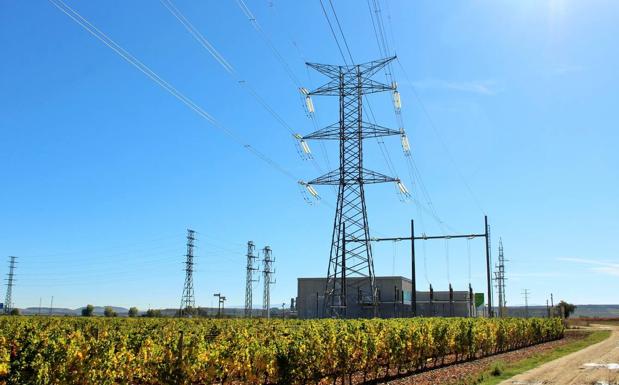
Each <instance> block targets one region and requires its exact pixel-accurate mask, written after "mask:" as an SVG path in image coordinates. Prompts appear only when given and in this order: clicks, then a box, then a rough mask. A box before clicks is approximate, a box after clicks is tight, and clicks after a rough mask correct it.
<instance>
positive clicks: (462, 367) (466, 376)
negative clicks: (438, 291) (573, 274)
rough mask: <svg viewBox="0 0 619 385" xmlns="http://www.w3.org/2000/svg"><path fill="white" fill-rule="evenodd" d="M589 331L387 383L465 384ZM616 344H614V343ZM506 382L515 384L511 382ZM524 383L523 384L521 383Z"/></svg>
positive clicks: (407, 384) (570, 333)
mask: <svg viewBox="0 0 619 385" xmlns="http://www.w3.org/2000/svg"><path fill="white" fill-rule="evenodd" d="M589 333H590V332H588V331H571V330H568V331H566V335H565V337H564V338H563V339H561V340H557V341H552V342H546V343H543V344H539V345H535V346H530V347H527V348H523V349H518V350H514V351H511V352H507V353H502V354H497V355H494V356H490V357H485V358H481V359H478V360H474V361H470V362H464V363H459V364H453V365H449V366H445V367H442V368H437V369H432V370H429V371H426V372H422V373H418V374H413V375H411V376H407V377H404V378H399V379H395V380H392V381H389V382H388V384H389V385H459V384H467V383H470V381H471V380H472V379H474V378H477V377H478V376H479V375H481V374H482V373H483V372H485V371H487V370H488V369H490V368H491V367H492V364H493V363H495V362H498V361H502V362H505V363H510V362H515V361H520V360H523V359H526V358H529V357H531V356H533V355H535V354H538V353H544V352H549V351H552V350H554V349H556V348H558V347H559V346H563V345H566V344H569V343H571V342H574V341H575V340H580V339H583V338H585V337H586V336H587V335H588V334H589ZM615 345H616V344H615ZM508 384H510V385H515V384H513V383H511V382H509V383H508ZM522 385H524V384H522Z"/></svg>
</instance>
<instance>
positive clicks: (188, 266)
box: [179, 229, 196, 317]
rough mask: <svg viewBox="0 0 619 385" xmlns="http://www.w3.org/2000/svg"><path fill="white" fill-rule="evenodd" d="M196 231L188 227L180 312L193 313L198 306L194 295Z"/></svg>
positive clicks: (181, 313)
mask: <svg viewBox="0 0 619 385" xmlns="http://www.w3.org/2000/svg"><path fill="white" fill-rule="evenodd" d="M195 240H196V232H195V231H194V230H191V229H187V255H186V256H185V257H186V260H185V285H184V287H183V296H182V298H181V308H180V311H179V314H180V315H181V317H182V316H183V315H191V314H192V311H193V309H194V308H195V306H196V301H195V298H194V296H193V257H194V255H193V248H194V246H195Z"/></svg>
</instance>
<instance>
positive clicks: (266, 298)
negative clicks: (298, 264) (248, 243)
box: [262, 246, 275, 318]
mask: <svg viewBox="0 0 619 385" xmlns="http://www.w3.org/2000/svg"><path fill="white" fill-rule="evenodd" d="M262 254H263V255H264V259H263V260H262V263H263V269H262V274H263V275H264V277H263V279H264V291H263V292H262V309H263V312H264V316H265V317H266V318H271V285H273V284H274V283H275V281H274V280H272V279H271V276H272V274H274V273H275V270H273V262H275V260H274V259H273V258H272V257H271V248H270V247H269V246H265V248H264V249H262Z"/></svg>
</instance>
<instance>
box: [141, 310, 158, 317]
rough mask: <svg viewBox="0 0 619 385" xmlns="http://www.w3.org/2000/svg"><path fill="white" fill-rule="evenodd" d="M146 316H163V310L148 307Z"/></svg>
mask: <svg viewBox="0 0 619 385" xmlns="http://www.w3.org/2000/svg"><path fill="white" fill-rule="evenodd" d="M145 316H146V317H161V310H155V309H148V310H147V311H146V315H145Z"/></svg>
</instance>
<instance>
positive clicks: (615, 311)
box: [507, 305, 619, 318]
mask: <svg viewBox="0 0 619 385" xmlns="http://www.w3.org/2000/svg"><path fill="white" fill-rule="evenodd" d="M525 313H526V310H525V307H524V306H508V307H507V314H509V315H510V316H512V317H524V316H525ZM547 314H548V313H547V311H546V306H529V317H546V315H547ZM572 317H603V318H608V317H619V305H576V310H575V311H574V314H573V315H572Z"/></svg>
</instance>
